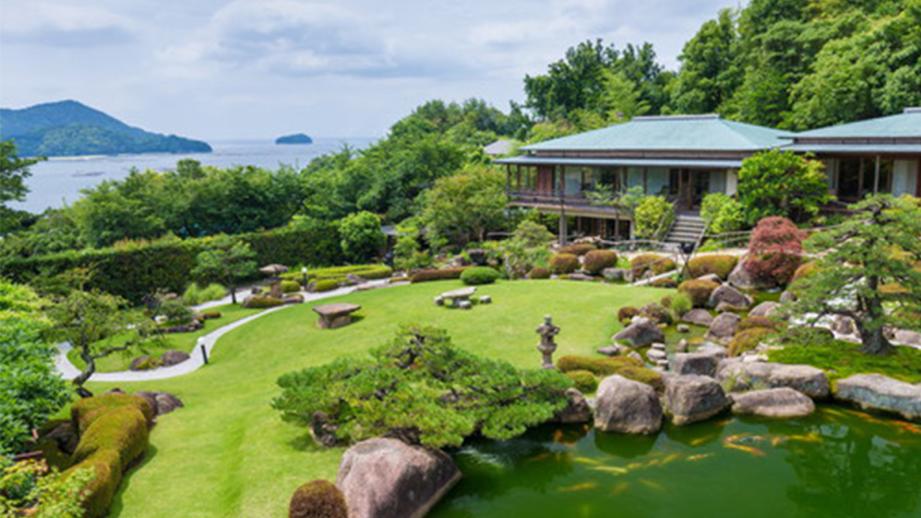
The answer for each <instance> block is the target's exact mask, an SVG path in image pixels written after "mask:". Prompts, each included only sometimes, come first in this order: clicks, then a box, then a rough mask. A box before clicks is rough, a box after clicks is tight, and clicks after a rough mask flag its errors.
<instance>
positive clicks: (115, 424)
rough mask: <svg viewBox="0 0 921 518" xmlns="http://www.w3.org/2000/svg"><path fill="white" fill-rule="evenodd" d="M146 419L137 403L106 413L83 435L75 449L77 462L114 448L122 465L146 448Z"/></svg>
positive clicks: (142, 452) (125, 465)
mask: <svg viewBox="0 0 921 518" xmlns="http://www.w3.org/2000/svg"><path fill="white" fill-rule="evenodd" d="M147 426H148V424H147V420H146V419H145V418H144V414H142V413H141V411H140V410H138V408H137V407H135V406H130V405H129V406H123V407H121V408H116V409H112V410H109V411H107V412H105V413H104V414H103V415H101V416H100V417H99V418H97V419H96V420H95V421H93V422H92V423H91V424H90V425H89V427H87V429H86V431H85V432H83V433H82V434H81V436H80V443H79V444H77V449H76V450H74V454H73V460H74V462H80V461H82V460H83V459H86V458H88V457H90V456H91V455H93V454H94V453H96V452H97V451H99V450H115V451H117V452H118V455H119V462H120V463H121V466H122V467H123V468H126V467H128V465H129V464H131V462H132V461H134V460H135V459H137V458H138V457H140V456H141V455H143V454H144V451H146V450H147V435H148V429H147Z"/></svg>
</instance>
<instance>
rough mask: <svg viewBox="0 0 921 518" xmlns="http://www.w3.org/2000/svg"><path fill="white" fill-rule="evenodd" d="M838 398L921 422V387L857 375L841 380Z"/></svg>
mask: <svg viewBox="0 0 921 518" xmlns="http://www.w3.org/2000/svg"><path fill="white" fill-rule="evenodd" d="M835 399H839V400H841V401H847V402H850V403H854V404H856V405H858V406H860V407H861V408H864V409H870V410H883V411H886V412H892V413H894V414H899V415H901V416H902V417H904V418H905V419H909V420H914V421H921V385H911V384H909V383H905V382H903V381H899V380H895V379H892V378H889V377H887V376H883V375H882V374H857V375H855V376H851V377H849V378H844V379H842V380H838V384H837V388H836V390H835Z"/></svg>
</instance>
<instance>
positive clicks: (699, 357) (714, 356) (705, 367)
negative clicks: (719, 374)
mask: <svg viewBox="0 0 921 518" xmlns="http://www.w3.org/2000/svg"><path fill="white" fill-rule="evenodd" d="M724 358H726V349H725V348H724V347H720V346H718V345H714V346H709V347H702V348H700V349H698V350H697V351H694V352H692V353H676V354H675V355H674V356H673V357H672V362H671V365H670V368H671V371H672V372H674V373H675V374H700V375H703V376H711V377H713V376H716V368H717V366H719V364H720V361H721V360H723V359H724Z"/></svg>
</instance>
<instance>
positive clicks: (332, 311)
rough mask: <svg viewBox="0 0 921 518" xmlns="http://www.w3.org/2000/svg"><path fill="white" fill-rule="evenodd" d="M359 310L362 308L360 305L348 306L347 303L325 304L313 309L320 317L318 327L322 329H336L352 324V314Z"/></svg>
mask: <svg viewBox="0 0 921 518" xmlns="http://www.w3.org/2000/svg"><path fill="white" fill-rule="evenodd" d="M359 309H361V306H359V305H358V304H348V303H346V302H337V303H335V304H323V305H321V306H316V307H314V308H313V310H314V311H315V312H316V313H317V314H318V315H320V318H319V319H318V320H317V325H318V326H320V329H336V328H337V327H342V326H347V325H349V324H351V323H352V313H354V312H356V311H358V310H359Z"/></svg>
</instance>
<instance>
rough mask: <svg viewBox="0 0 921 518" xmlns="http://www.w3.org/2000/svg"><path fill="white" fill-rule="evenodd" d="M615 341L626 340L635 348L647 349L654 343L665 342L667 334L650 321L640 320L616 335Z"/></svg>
mask: <svg viewBox="0 0 921 518" xmlns="http://www.w3.org/2000/svg"><path fill="white" fill-rule="evenodd" d="M614 339H615V340H626V341H628V342H630V345H632V346H633V347H645V346H647V345H649V344H651V343H653V342H663V341H665V334H664V333H663V332H662V330H661V329H659V328H658V327H657V326H656V325H655V324H654V323H652V322H650V321H649V320H640V321H636V322H634V323H632V324H630V325H629V326H627V327H625V328H624V329H623V330H621V331H620V332H619V333H617V334H616V335H614Z"/></svg>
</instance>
